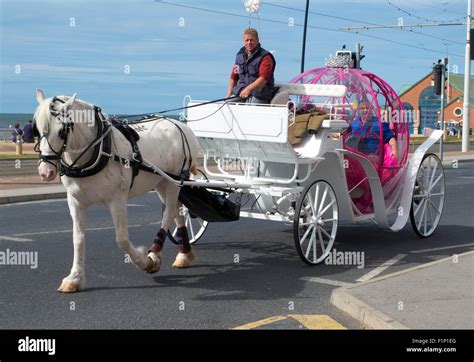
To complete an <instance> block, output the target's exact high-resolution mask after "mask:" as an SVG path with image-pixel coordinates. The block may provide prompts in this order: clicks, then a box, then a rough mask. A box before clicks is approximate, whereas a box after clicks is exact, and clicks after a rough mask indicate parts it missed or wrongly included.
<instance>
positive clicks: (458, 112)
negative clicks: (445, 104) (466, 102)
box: [453, 107, 462, 117]
mask: <svg viewBox="0 0 474 362" xmlns="http://www.w3.org/2000/svg"><path fill="white" fill-rule="evenodd" d="M453 114H454V115H455V116H456V117H462V108H461V107H456V108H454V110H453Z"/></svg>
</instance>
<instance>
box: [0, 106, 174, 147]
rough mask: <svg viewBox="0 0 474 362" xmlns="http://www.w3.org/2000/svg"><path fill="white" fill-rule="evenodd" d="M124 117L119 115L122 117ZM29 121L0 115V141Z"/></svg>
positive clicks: (24, 117) (30, 116) (19, 116)
mask: <svg viewBox="0 0 474 362" xmlns="http://www.w3.org/2000/svg"><path fill="white" fill-rule="evenodd" d="M123 116H125V115H119V117H123ZM166 116H167V117H170V118H174V119H178V118H179V116H178V115H166ZM30 119H33V113H0V141H5V140H10V139H11V130H12V128H14V127H15V124H17V123H19V124H20V127H21V128H23V126H24V125H25V124H27V123H28V121H29V120H30ZM134 119H135V118H134V117H131V118H130V119H129V121H133V120H134Z"/></svg>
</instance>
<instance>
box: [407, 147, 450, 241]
mask: <svg viewBox="0 0 474 362" xmlns="http://www.w3.org/2000/svg"><path fill="white" fill-rule="evenodd" d="M444 196H445V183H444V170H443V165H442V164H441V161H440V159H439V158H438V156H436V155H434V154H427V155H426V156H425V157H424V158H423V161H422V162H421V165H420V168H419V169H418V173H417V174H416V181H415V187H414V189H413V196H412V200H411V209H410V220H411V225H412V226H413V229H414V230H415V232H416V233H417V234H418V235H419V236H421V237H423V238H426V237H428V236H431V234H433V233H434V231H435V230H436V227H437V226H438V223H439V220H440V218H441V213H442V212H443V205H444Z"/></svg>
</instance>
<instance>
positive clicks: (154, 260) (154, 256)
mask: <svg viewBox="0 0 474 362" xmlns="http://www.w3.org/2000/svg"><path fill="white" fill-rule="evenodd" d="M148 259H149V261H150V263H149V264H148V266H147V267H146V269H145V271H146V272H147V273H149V274H153V273H156V272H157V271H159V270H160V267H161V256H160V254H159V253H154V252H149V253H148Z"/></svg>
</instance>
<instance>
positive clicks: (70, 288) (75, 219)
mask: <svg viewBox="0 0 474 362" xmlns="http://www.w3.org/2000/svg"><path fill="white" fill-rule="evenodd" d="M67 202H68V206H69V212H70V214H71V217H72V223H73V243H74V261H73V263H72V268H71V272H70V273H69V275H68V276H67V277H66V278H64V279H63V281H62V283H61V285H60V286H59V288H58V291H60V292H63V293H73V292H77V291H78V290H80V289H84V287H85V285H86V274H85V268H84V262H85V247H86V237H85V223H86V208H85V207H83V206H81V205H80V203H79V202H78V201H77V200H76V199H75V198H73V197H72V196H70V195H69V194H68V196H67Z"/></svg>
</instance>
